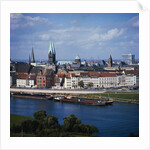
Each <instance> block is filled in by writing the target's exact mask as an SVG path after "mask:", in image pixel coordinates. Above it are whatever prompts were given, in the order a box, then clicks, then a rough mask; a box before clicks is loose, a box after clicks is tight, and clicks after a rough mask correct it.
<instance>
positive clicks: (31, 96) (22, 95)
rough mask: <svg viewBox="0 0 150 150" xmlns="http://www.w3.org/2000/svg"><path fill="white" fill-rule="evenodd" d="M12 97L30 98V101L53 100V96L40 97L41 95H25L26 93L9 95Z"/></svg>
mask: <svg viewBox="0 0 150 150" xmlns="http://www.w3.org/2000/svg"><path fill="white" fill-rule="evenodd" d="M11 96H12V97H18V98H27V99H28V98H31V99H47V100H51V99H53V96H48V95H42V94H26V93H11Z"/></svg>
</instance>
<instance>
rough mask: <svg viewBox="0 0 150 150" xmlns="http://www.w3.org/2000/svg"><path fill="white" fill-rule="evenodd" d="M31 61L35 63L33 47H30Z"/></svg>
mask: <svg viewBox="0 0 150 150" xmlns="http://www.w3.org/2000/svg"><path fill="white" fill-rule="evenodd" d="M31 63H35V59H34V51H33V47H32V54H31Z"/></svg>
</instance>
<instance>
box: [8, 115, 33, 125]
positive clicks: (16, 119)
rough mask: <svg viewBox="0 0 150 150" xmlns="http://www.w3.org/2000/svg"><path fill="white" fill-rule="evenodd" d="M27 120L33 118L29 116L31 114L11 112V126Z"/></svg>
mask: <svg viewBox="0 0 150 150" xmlns="http://www.w3.org/2000/svg"><path fill="white" fill-rule="evenodd" d="M26 120H33V118H32V117H29V116H21V115H14V114H10V127H12V126H13V124H15V125H21V123H22V122H23V121H26Z"/></svg>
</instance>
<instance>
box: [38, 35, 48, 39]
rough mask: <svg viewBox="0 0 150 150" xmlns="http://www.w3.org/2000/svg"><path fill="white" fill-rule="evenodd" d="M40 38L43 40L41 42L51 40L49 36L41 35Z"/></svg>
mask: <svg viewBox="0 0 150 150" xmlns="http://www.w3.org/2000/svg"><path fill="white" fill-rule="evenodd" d="M39 37H40V38H41V40H49V39H50V35H49V34H41V35H39Z"/></svg>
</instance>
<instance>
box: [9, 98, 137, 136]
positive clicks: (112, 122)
mask: <svg viewBox="0 0 150 150" xmlns="http://www.w3.org/2000/svg"><path fill="white" fill-rule="evenodd" d="M38 110H46V112H47V114H51V115H54V116H56V117H57V118H58V121H59V123H60V124H63V117H67V116H69V115H70V114H74V115H75V116H76V117H78V118H79V119H80V120H81V121H82V123H84V124H90V125H94V126H96V127H97V128H98V129H99V133H97V134H98V135H100V136H105V137H127V136H129V134H130V133H131V132H132V133H134V134H138V133H139V105H138V104H130V103H121V102H114V103H113V105H108V106H90V105H83V104H73V103H59V102H54V101H53V100H37V99H25V98H13V97H11V98H10V113H12V114H17V115H24V116H33V113H34V112H36V111H38Z"/></svg>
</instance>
